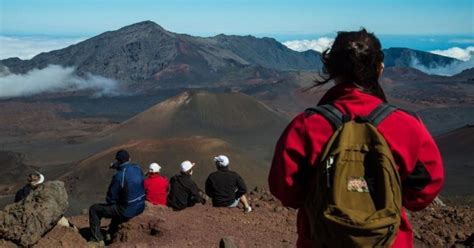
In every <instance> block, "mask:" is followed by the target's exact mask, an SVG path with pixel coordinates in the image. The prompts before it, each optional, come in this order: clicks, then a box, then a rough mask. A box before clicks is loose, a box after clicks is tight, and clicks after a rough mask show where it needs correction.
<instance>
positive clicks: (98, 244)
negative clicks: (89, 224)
mask: <svg viewBox="0 0 474 248" xmlns="http://www.w3.org/2000/svg"><path fill="white" fill-rule="evenodd" d="M87 246H88V247H105V242H104V241H103V240H101V241H95V240H91V241H89V242H87Z"/></svg>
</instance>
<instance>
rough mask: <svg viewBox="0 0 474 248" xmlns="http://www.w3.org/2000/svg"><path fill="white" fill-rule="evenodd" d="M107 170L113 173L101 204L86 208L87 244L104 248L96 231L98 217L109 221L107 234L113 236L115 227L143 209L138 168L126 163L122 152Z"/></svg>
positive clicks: (142, 184) (141, 178)
mask: <svg viewBox="0 0 474 248" xmlns="http://www.w3.org/2000/svg"><path fill="white" fill-rule="evenodd" d="M110 168H112V169H115V170H117V172H116V173H115V175H114V176H113V177H112V181H111V182H110V185H109V189H108V191H107V197H106V202H107V203H105V204H94V205H92V206H91V207H90V208H89V225H90V231H91V234H92V239H91V241H90V243H91V244H97V245H99V246H104V245H105V243H104V237H103V235H102V233H101V231H100V220H101V219H102V218H109V219H112V220H111V222H110V225H109V229H108V234H110V235H114V234H115V233H116V232H117V229H118V225H119V224H121V223H123V222H125V221H128V220H130V219H131V218H133V217H135V216H137V215H139V214H141V213H142V212H143V210H144V209H145V188H144V183H143V181H144V175H143V172H142V170H141V168H140V166H138V165H136V164H133V163H131V162H130V156H129V154H128V152H127V151H126V150H120V151H118V152H117V154H116V155H115V162H113V163H112V164H111V165H110Z"/></svg>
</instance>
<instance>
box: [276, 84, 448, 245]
mask: <svg viewBox="0 0 474 248" xmlns="http://www.w3.org/2000/svg"><path fill="white" fill-rule="evenodd" d="M327 103H333V105H334V106H335V107H336V108H338V109H339V110H340V111H341V112H342V113H344V114H349V115H350V116H351V118H354V117H356V116H367V115H368V114H369V113H370V112H371V111H372V110H374V109H375V107H377V106H378V105H379V104H380V103H382V100H380V99H379V98H377V97H376V96H374V95H371V94H368V93H364V92H362V91H360V90H359V89H357V88H356V87H355V86H354V85H353V84H339V85H337V86H335V87H333V88H332V89H330V90H329V91H328V92H327V93H326V95H325V96H324V97H323V99H321V101H320V104H327ZM378 130H379V132H380V133H381V134H382V135H383V136H384V137H385V139H386V141H387V143H388V145H389V146H390V148H391V150H392V153H393V155H394V158H395V162H396V164H397V166H398V169H399V173H400V177H401V180H402V196H403V206H404V207H405V208H407V209H408V210H411V211H416V210H421V209H423V208H425V207H426V206H427V205H428V204H430V203H431V201H433V199H434V198H435V197H436V195H437V194H438V193H439V191H440V190H441V187H442V185H443V183H444V172H443V164H442V160H441V156H440V153H439V150H438V148H437V146H436V144H435V142H434V141H433V138H432V137H431V135H430V134H429V133H428V131H427V129H426V127H425V126H424V124H423V123H422V122H421V120H419V119H418V117H417V116H416V115H415V114H411V113H409V112H406V111H403V110H396V111H395V112H393V113H392V114H390V115H389V116H388V117H387V118H386V119H385V120H383V121H382V122H381V123H380V124H379V126H378ZM333 132H334V130H333V127H332V126H331V124H330V123H329V122H328V121H327V120H326V119H325V118H324V117H323V116H321V115H319V114H313V115H309V116H307V115H305V114H304V113H302V114H300V115H298V116H296V117H295V118H294V119H293V121H292V122H291V123H290V124H289V125H288V127H287V128H286V129H285V131H284V132H283V134H282V136H281V137H280V139H279V141H278V143H277V146H276V148H275V154H274V157H273V162H272V167H271V169H270V174H269V178H268V182H269V186H270V191H271V192H272V194H273V195H275V196H276V197H277V198H278V199H280V200H281V202H282V204H283V205H284V206H287V207H292V208H296V209H298V208H301V207H302V206H303V203H304V200H305V198H306V195H305V194H306V192H307V188H306V187H307V185H308V181H309V178H311V176H308V175H307V173H305V171H307V168H308V167H315V166H318V161H319V160H320V155H321V153H322V149H323V148H324V145H325V144H326V142H327V141H328V140H329V138H330V137H331V136H332V134H333ZM305 215H306V214H305V212H304V211H303V210H301V211H298V219H297V229H298V242H297V246H298V247H310V246H311V241H310V239H309V237H310V234H309V231H310V230H309V223H308V221H307V218H306V216H305ZM392 247H413V232H412V228H411V226H410V223H409V222H408V219H407V217H406V215H405V210H404V209H402V220H401V224H400V229H399V231H398V234H397V237H396V239H395V241H394V243H393V245H392Z"/></svg>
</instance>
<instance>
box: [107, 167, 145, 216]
mask: <svg viewBox="0 0 474 248" xmlns="http://www.w3.org/2000/svg"><path fill="white" fill-rule="evenodd" d="M143 181H144V176H143V172H142V169H141V168H140V167H139V166H138V165H135V164H132V163H130V162H127V163H123V164H121V165H119V166H118V168H117V173H115V175H114V176H113V177H112V182H110V185H109V190H108V192H107V198H106V201H107V203H110V204H117V205H118V206H120V208H119V209H120V212H121V214H122V216H123V217H125V218H133V217H135V216H137V215H139V214H141V213H142V212H143V210H144V209H145V187H144V184H143Z"/></svg>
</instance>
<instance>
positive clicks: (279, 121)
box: [99, 91, 288, 161]
mask: <svg viewBox="0 0 474 248" xmlns="http://www.w3.org/2000/svg"><path fill="white" fill-rule="evenodd" d="M287 123H288V120H287V119H286V118H285V117H283V116H282V115H280V114H278V113H277V112H275V111H273V110H271V109H270V108H268V107H267V106H265V105H264V104H262V103H260V102H258V101H257V100H255V99H254V98H252V97H250V96H248V95H244V94H241V93H209V92H204V91H193V92H185V93H182V94H180V95H178V96H175V97H173V98H171V99H169V100H166V101H164V102H162V103H159V104H157V105H155V106H153V107H151V108H150V109H148V110H146V111H144V112H142V113H140V114H139V115H137V116H135V117H133V118H131V119H130V120H128V121H125V122H124V123H122V124H121V125H119V126H117V127H114V128H112V129H109V130H107V131H105V132H103V133H102V134H101V136H102V137H101V138H99V139H100V140H102V141H106V142H107V143H115V144H119V143H123V142H126V141H128V140H130V139H149V138H153V139H154V138H175V137H189V136H193V135H200V136H206V137H213V138H218V139H222V140H225V141H226V142H229V143H231V144H232V145H235V146H236V147H238V148H239V149H242V150H244V151H246V152H249V153H250V154H251V155H252V156H253V157H256V158H259V159H264V160H267V161H269V160H270V159H271V153H272V152H273V148H274V146H275V143H276V139H277V138H278V137H279V136H280V134H281V132H282V130H283V129H284V128H285V126H286V125H287Z"/></svg>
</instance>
